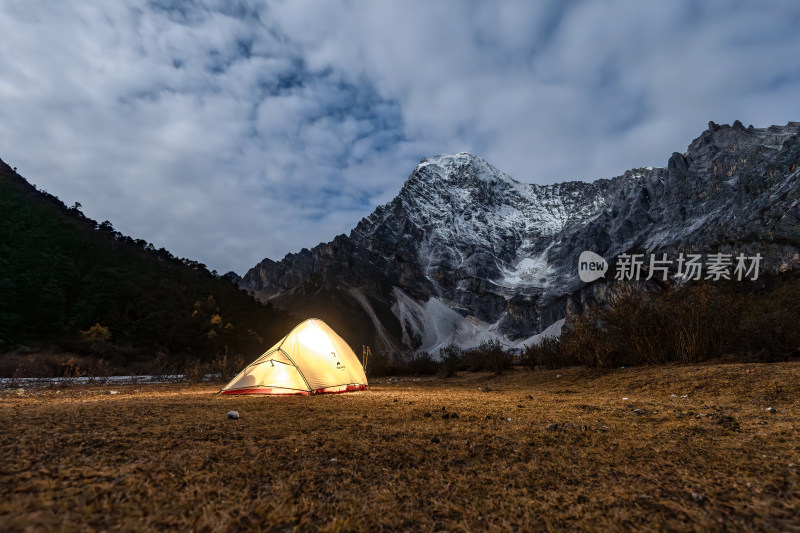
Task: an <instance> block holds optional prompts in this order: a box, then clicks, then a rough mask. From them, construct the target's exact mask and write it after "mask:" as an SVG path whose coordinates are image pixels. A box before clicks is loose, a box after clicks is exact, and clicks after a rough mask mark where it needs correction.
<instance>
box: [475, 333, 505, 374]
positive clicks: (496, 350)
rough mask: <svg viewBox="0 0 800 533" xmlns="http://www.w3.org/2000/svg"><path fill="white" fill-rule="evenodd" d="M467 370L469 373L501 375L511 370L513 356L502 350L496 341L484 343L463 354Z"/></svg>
mask: <svg viewBox="0 0 800 533" xmlns="http://www.w3.org/2000/svg"><path fill="white" fill-rule="evenodd" d="M465 359H466V362H467V369H468V370H469V371H470V372H478V371H481V370H483V371H490V372H494V373H495V374H498V375H499V374H502V373H503V371H504V370H508V369H510V368H511V364H512V362H513V360H514V358H513V356H512V355H511V354H510V353H508V352H506V351H505V350H504V349H503V346H502V345H501V344H500V343H499V342H498V341H484V342H482V343H481V345H480V346H478V347H477V348H472V349H471V350H468V351H467V352H466V353H465Z"/></svg>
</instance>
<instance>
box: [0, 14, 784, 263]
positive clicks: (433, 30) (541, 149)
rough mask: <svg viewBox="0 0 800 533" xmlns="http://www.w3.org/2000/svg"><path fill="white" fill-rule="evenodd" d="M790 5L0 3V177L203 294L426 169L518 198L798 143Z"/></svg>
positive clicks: (345, 222) (310, 241) (335, 229)
mask: <svg viewBox="0 0 800 533" xmlns="http://www.w3.org/2000/svg"><path fill="white" fill-rule="evenodd" d="M798 27H800V5H798V4H797V3H796V2H793V1H792V2H790V1H786V2H779V1H775V2H736V1H729V2H721V1H719V2H715V1H707V2H681V1H671V2H660V3H656V2H647V3H644V2H635V1H615V0H610V1H605V2H600V1H594V2H589V1H586V2H567V1H563V0H561V1H552V2H546V1H539V2H530V1H522V2H514V1H504V2H467V1H438V2H430V1H403V2H389V1H381V0H365V1H325V2H322V1H316V0H315V1H311V0H291V1H287V2H259V1H234V0H207V1H197V2H189V1H176V0H159V1H149V2H148V1H138V0H119V1H116V2H101V1H99V0H97V1H85V2H60V1H50V0H21V1H20V0H5V1H4V2H2V3H1V4H0V35H3V38H2V39H0V158H2V159H3V160H5V161H6V162H7V163H9V164H10V165H12V166H16V167H18V168H19V171H20V173H21V174H22V175H24V176H25V177H26V178H28V179H29V180H30V181H31V182H33V183H35V184H37V185H38V186H39V187H40V188H43V189H46V190H47V191H48V192H50V193H52V194H55V195H57V196H59V197H60V198H61V199H62V200H63V201H64V202H65V203H67V204H69V205H71V204H72V203H73V202H76V201H77V202H80V203H81V204H82V205H83V211H84V212H85V213H86V214H87V215H88V216H90V217H92V218H95V219H97V220H101V221H102V220H105V219H108V220H111V222H112V223H113V224H114V226H115V227H116V229H118V230H120V231H122V232H123V233H125V234H128V235H131V236H133V237H135V238H143V239H146V240H148V241H151V242H153V243H154V244H155V245H156V246H157V247H161V246H164V247H166V248H167V249H169V250H170V251H172V252H173V253H174V254H176V255H178V256H182V257H189V258H192V259H195V260H198V261H201V262H204V263H206V264H207V265H208V266H209V268H210V269H217V270H219V271H220V272H225V271H228V270H231V269H233V270H235V271H237V272H239V273H240V274H243V273H244V272H245V271H246V270H247V269H248V268H250V267H252V266H253V265H255V264H256V263H257V262H258V261H260V260H261V259H262V258H264V257H270V258H272V259H280V258H281V257H282V256H283V255H284V254H286V253H288V252H294V251H298V250H299V249H300V248H302V247H311V246H314V245H316V244H318V243H319V242H322V241H328V240H330V239H331V238H332V237H333V236H334V235H336V234H339V233H347V232H349V230H350V229H351V228H352V227H353V226H354V225H355V224H356V223H357V222H358V220H359V219H360V218H361V217H363V216H366V215H367V214H369V213H370V212H371V211H372V210H373V209H374V208H375V207H376V206H377V205H379V204H382V203H385V202H387V201H389V200H391V198H393V197H394V196H395V195H396V194H397V193H398V192H399V190H400V188H401V186H402V184H403V182H404V181H405V179H406V178H407V176H408V174H409V173H410V172H411V171H412V170H413V168H414V166H415V165H416V163H417V162H418V161H419V159H420V158H422V157H425V156H429V155H436V154H441V153H455V152H461V151H469V152H473V153H476V154H478V155H480V156H481V157H483V158H484V159H486V160H487V161H489V162H490V163H492V164H493V165H495V166H496V167H498V168H499V169H501V170H503V171H505V172H506V173H508V174H510V175H511V176H513V177H515V178H516V179H519V180H521V181H527V182H534V183H541V184H545V183H554V182H558V181H564V180H568V179H582V180H593V179H597V178H610V177H613V176H616V175H619V174H621V173H622V172H624V171H625V170H626V169H629V168H633V167H637V166H645V165H652V166H663V165H665V164H666V161H667V159H668V158H669V156H670V155H671V154H672V152H674V151H684V150H685V149H686V147H687V146H688V144H689V142H690V141H691V140H692V139H693V138H695V137H696V136H698V135H699V134H700V133H701V132H702V130H703V129H705V127H706V124H707V123H708V121H709V120H713V121H715V122H718V123H732V122H733V121H734V120H736V119H739V120H741V121H742V122H743V123H744V124H745V125H748V124H753V125H755V126H759V127H762V126H768V125H770V124H785V123H786V122H788V121H790V120H800V98H798V95H800V32H798V31H797V28H798Z"/></svg>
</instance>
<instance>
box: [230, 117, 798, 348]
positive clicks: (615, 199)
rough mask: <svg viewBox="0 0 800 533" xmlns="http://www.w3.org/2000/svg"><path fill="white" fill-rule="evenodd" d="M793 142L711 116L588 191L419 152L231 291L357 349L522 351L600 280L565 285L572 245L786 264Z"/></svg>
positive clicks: (592, 293) (788, 134)
mask: <svg viewBox="0 0 800 533" xmlns="http://www.w3.org/2000/svg"><path fill="white" fill-rule="evenodd" d="M798 132H800V123H798V122H789V123H788V124H787V125H786V126H770V127H769V128H753V127H752V126H751V127H744V125H742V124H741V123H740V122H738V121H737V122H734V124H733V125H731V126H729V125H717V124H714V123H713V122H712V123H709V128H708V130H706V131H704V132H703V133H702V134H701V135H700V136H699V137H698V138H697V139H695V140H694V141H692V143H691V144H690V146H689V148H688V150H687V151H686V152H685V153H678V152H676V153H674V154H673V155H672V157H670V158H669V161H668V163H667V165H666V166H665V167H662V168H659V167H656V168H652V167H645V168H637V169H632V170H629V171H627V172H625V173H624V174H623V175H621V176H617V177H615V178H612V179H602V180H597V181H595V182H593V183H585V182H566V183H558V184H553V185H544V186H542V185H534V184H528V183H522V182H519V181H516V180H514V179H513V178H511V177H509V176H508V175H506V174H504V173H503V172H501V171H500V170H498V169H497V168H495V167H493V166H492V165H490V164H489V163H487V162H486V161H485V160H483V159H482V158H480V157H478V156H476V155H473V154H469V153H459V154H453V155H439V156H435V157H430V158H426V159H423V160H422V161H421V162H420V163H419V165H417V167H416V168H415V169H414V170H413V172H412V173H411V175H410V176H409V177H408V179H407V181H406V182H405V184H404V185H403V187H402V190H401V191H400V193H399V194H398V196H397V197H396V198H394V199H393V200H392V201H391V202H389V203H387V204H385V205H383V206H379V207H378V208H376V209H375V211H374V212H373V213H371V214H370V215H369V216H367V217H365V218H364V219H362V220H361V221H360V222H359V223H358V225H357V226H356V227H355V228H354V229H353V230H352V231H351V233H350V235H349V236H347V237H345V236H339V237H337V238H336V239H334V240H333V241H332V242H331V243H328V244H322V245H319V246H317V247H315V248H313V249H311V250H303V251H302V252H301V253H299V254H289V255H287V256H286V257H285V258H284V259H283V260H281V261H279V262H273V261H270V260H264V261H262V263H260V264H259V265H257V266H256V267H255V268H254V269H251V270H250V271H249V272H248V273H247V274H246V275H245V276H244V278H243V279H242V282H241V283H242V285H243V286H244V287H246V288H248V289H249V290H254V291H255V292H256V294H257V295H258V296H259V297H260V298H261V299H263V300H271V301H274V302H275V303H276V304H277V305H280V306H285V307H288V308H289V309H290V310H293V311H295V312H299V313H300V314H303V313H304V312H309V313H313V314H314V315H315V316H320V317H321V318H323V319H325V320H330V321H331V322H332V323H334V327H336V328H337V329H339V328H345V330H346V329H347V327H348V325H351V330H352V331H353V334H352V335H353V337H352V338H349V339H348V340H349V341H350V342H351V343H353V344H355V345H358V344H370V345H372V346H373V347H375V348H381V347H382V348H385V349H387V350H390V351H402V350H408V349H419V350H426V351H432V352H436V351H437V350H438V349H439V348H441V347H443V346H446V345H447V344H450V343H454V344H457V345H460V346H464V347H467V346H473V345H475V344H477V343H479V342H480V341H482V340H487V339H500V340H501V341H502V342H504V343H507V344H509V345H522V344H524V343H525V342H530V339H532V338H534V337H533V336H534V335H536V334H538V333H539V332H542V331H543V330H545V329H546V328H548V326H551V325H552V324H554V323H557V322H558V321H559V320H561V319H563V318H565V316H566V315H567V314H568V312H571V311H570V309H572V310H575V309H580V308H582V307H584V306H587V305H593V303H596V302H598V301H601V300H602V299H603V298H604V296H603V294H605V292H604V291H605V289H604V288H603V287H605V286H606V285H605V284H603V283H599V282H595V283H594V284H592V285H586V284H585V283H583V282H581V281H580V279H579V278H578V276H577V270H576V266H575V265H576V264H577V258H578V256H579V255H580V253H581V252H582V251H584V250H591V251H594V252H596V253H598V254H600V255H602V256H604V257H606V258H609V260H613V258H614V257H616V256H617V255H619V254H621V253H626V252H627V253H631V252H636V253H643V252H654V251H661V252H667V253H672V252H675V251H677V250H688V251H697V252H701V253H713V252H718V251H719V252H735V251H740V250H746V251H748V253H756V252H758V253H761V254H762V256H763V257H764V263H763V268H765V269H771V270H772V271H779V270H782V269H783V270H785V269H787V268H788V269H791V268H800V200H798V199H800V169H798V165H800V142H798ZM337 320H338V321H339V323H338V324H336V323H335V322H337ZM356 322H358V327H357V328H355V327H352V324H354V323H356ZM548 331H549V330H548ZM346 338H347V336H346Z"/></svg>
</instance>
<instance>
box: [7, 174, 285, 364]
mask: <svg viewBox="0 0 800 533" xmlns="http://www.w3.org/2000/svg"><path fill="white" fill-rule="evenodd" d="M291 323H292V320H290V319H289V317H288V315H287V314H286V313H283V312H280V311H278V310H276V309H273V308H272V307H271V306H269V305H267V306H264V305H262V304H260V303H258V302H256V301H255V300H254V299H253V298H252V297H251V296H249V295H248V294H247V293H246V292H245V291H243V290H240V289H239V288H238V287H236V286H235V285H234V284H232V283H231V282H230V281H229V280H228V279H227V278H225V277H220V276H218V275H217V274H216V272H209V271H208V270H207V268H206V267H205V265H203V264H200V263H198V262H196V261H192V260H189V259H181V258H176V257H174V256H173V255H172V254H171V253H170V252H169V251H167V250H165V249H164V248H160V249H156V248H155V247H154V246H153V245H152V244H149V243H147V242H145V241H143V240H140V239H139V240H134V239H132V238H131V237H128V236H124V235H122V234H121V233H119V232H117V231H115V230H114V228H113V226H112V224H111V223H110V222H108V221H105V222H102V223H97V222H96V221H94V220H92V219H90V218H88V217H86V216H85V215H84V214H83V213H82V212H81V211H80V204H75V205H74V206H72V207H69V208H68V207H67V206H66V205H64V203H63V202H61V201H60V200H59V199H58V198H57V197H55V196H53V195H50V194H48V193H46V192H43V191H39V190H37V189H36V187H35V186H33V185H31V184H29V183H28V182H27V181H26V180H25V179H23V178H22V177H21V176H20V175H18V174H17V173H16V171H15V169H12V168H10V167H9V166H8V165H6V164H5V163H4V162H2V161H0V353H6V354H8V353H9V352H20V351H23V352H24V351H26V348H46V349H49V350H51V351H59V350H61V351H68V352H72V353H76V354H86V355H93V356H95V357H97V358H107V359H111V360H113V361H115V362H116V364H123V365H127V364H128V363H131V362H136V361H139V362H142V361H148V360H151V359H155V358H156V357H160V358H161V359H163V360H167V361H170V362H173V363H175V364H179V362H184V361H187V360H192V361H209V360H211V359H214V358H216V357H218V356H225V355H228V356H229V357H230V358H232V357H234V356H239V355H241V356H244V357H249V356H254V355H257V353H259V350H261V349H262V348H265V347H268V345H270V344H271V343H273V342H274V341H276V340H277V339H278V338H280V337H281V336H282V335H284V334H285V333H286V332H287V331H288V329H289V328H290V327H291ZM0 357H2V356H0ZM9 357H10V356H9V355H6V356H5V359H9Z"/></svg>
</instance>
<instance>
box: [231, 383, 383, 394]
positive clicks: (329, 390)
mask: <svg viewBox="0 0 800 533" xmlns="http://www.w3.org/2000/svg"><path fill="white" fill-rule="evenodd" d="M360 390H367V386H366V385H353V384H351V385H339V386H337V387H326V388H324V389H317V390H315V391H314V392H313V394H340V393H342V392H356V391H360ZM222 394H272V395H273V396H310V395H311V394H312V393H311V392H309V391H305V390H292V389H278V388H269V387H253V388H250V389H235V390H226V391H222Z"/></svg>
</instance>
